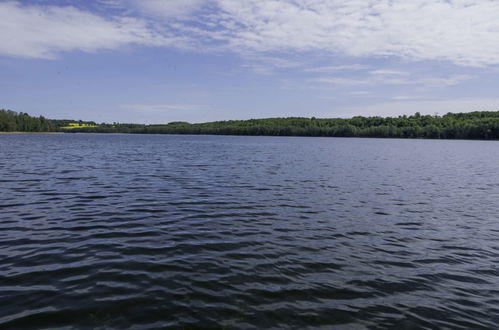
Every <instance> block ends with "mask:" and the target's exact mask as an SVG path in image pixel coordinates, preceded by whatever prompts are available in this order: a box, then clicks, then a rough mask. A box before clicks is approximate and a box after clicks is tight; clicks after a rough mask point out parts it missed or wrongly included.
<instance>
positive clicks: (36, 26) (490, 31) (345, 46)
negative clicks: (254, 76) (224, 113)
mask: <svg viewBox="0 0 499 330" xmlns="http://www.w3.org/2000/svg"><path fill="white" fill-rule="evenodd" d="M101 1H104V2H105V3H107V4H108V5H112V6H113V7H116V6H120V5H121V7H122V8H123V9H124V10H123V11H121V15H124V16H122V17H121V18H103V17H101V16H98V15H95V14H92V13H90V12H86V11H82V10H79V9H76V8H74V7H57V6H41V5H38V6H21V5H20V4H18V2H3V3H1V4H0V31H2V33H1V34H0V54H3V55H11V56H25V57H44V58H50V57H53V56H54V55H55V54H56V53H57V52H60V51H71V50H83V51H96V50H100V49H114V48H116V47H119V46H121V45H127V44H130V43H138V44H146V45H158V46H168V47H182V48H185V47H186V44H188V45H189V46H190V48H191V49H197V50H198V51H205V52H206V51H232V52H236V53H239V54H242V55H245V56H251V55H252V54H267V53H271V54H296V53H302V54H307V53H308V52H314V53H320V54H324V55H326V56H333V57H334V56H340V57H343V58H344V57H359V58H369V57H388V56H395V57H399V58H403V59H406V60H411V61H413V60H416V61H425V60H437V61H447V62H451V63H453V64H458V65H463V66H477V67H478V66H490V65H499V43H498V42H497V41H498V36H499V20H498V19H497V17H498V16H499V1H497V0H414V1H407V0H350V1H346V0H328V1H324V0H301V1H296V0H121V1H119V0H101ZM132 12H134V13H135V14H139V15H141V17H142V19H138V18H137V17H135V18H131V17H130V15H131V14H132ZM146 22H147V23H146ZM148 24H149V25H148ZM150 26H154V27H155V29H157V30H151V28H150ZM159 30H161V31H162V35H161V36H160V35H159V34H158V33H156V32H153V31H159ZM174 36H176V37H174ZM180 36H181V37H180ZM176 39H181V42H179V41H177V40H176ZM363 69H367V68H364V67H362V66H359V67H355V66H352V67H350V68H348V66H345V67H344V68H342V67H341V66H337V67H334V66H330V67H322V68H317V69H316V70H317V71H316V72H326V71H338V70H363Z"/></svg>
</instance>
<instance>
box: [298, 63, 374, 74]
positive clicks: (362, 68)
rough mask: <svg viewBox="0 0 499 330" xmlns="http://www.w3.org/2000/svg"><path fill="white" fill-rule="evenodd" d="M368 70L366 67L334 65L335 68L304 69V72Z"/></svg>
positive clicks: (359, 65)
mask: <svg viewBox="0 0 499 330" xmlns="http://www.w3.org/2000/svg"><path fill="white" fill-rule="evenodd" d="M366 69H369V66H368V65H363V64H351V65H336V66H321V67H317V68H310V69H306V70H305V71H306V72H322V73H327V72H336V71H359V70H366Z"/></svg>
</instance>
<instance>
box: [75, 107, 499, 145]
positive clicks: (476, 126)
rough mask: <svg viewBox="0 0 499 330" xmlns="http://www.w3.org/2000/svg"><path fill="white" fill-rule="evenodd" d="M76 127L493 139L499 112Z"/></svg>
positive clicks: (117, 130) (125, 130)
mask: <svg viewBox="0 0 499 330" xmlns="http://www.w3.org/2000/svg"><path fill="white" fill-rule="evenodd" d="M74 132H99V133H136V134H217V135H270V136H324V137H327V136H330V137H381V138H430V139H484V140H492V139H499V112H470V113H448V114H446V115H444V116H429V115H421V114H419V113H416V114H415V115H412V116H399V117H360V116H357V117H353V118H349V119H342V118H333V119H319V118H299V117H295V118H269V119H251V120H229V121H217V122H209V123H202V124H189V123H187V122H172V123H169V124H166V125H138V124H115V125H100V126H99V127H95V128H88V129H76V130H74Z"/></svg>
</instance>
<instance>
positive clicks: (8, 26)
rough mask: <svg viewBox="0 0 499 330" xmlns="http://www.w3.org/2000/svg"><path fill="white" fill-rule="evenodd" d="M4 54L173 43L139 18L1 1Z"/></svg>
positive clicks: (39, 54) (0, 41)
mask: <svg viewBox="0 0 499 330" xmlns="http://www.w3.org/2000/svg"><path fill="white" fill-rule="evenodd" d="M0 31H1V33H0V55H8V56H16V57H27V58H44V59H52V58H55V57H56V56H57V54H58V53H59V52H64V51H75V50H78V51H84V52H95V51H98V50H109V49H115V48H118V47H121V46H124V45H128V44H142V45H152V46H159V45H169V44H172V43H173V42H175V38H168V37H166V36H165V35H159V34H157V33H155V32H153V31H152V30H150V29H149V28H148V27H147V24H146V23H145V22H144V21H142V20H139V19H136V18H130V17H121V18H116V19H105V18H102V17H100V16H98V15H95V14H93V13H91V12H88V11H83V10H80V9H77V8H75V7H58V6H41V5H37V6H24V5H21V4H19V3H18V2H4V3H0Z"/></svg>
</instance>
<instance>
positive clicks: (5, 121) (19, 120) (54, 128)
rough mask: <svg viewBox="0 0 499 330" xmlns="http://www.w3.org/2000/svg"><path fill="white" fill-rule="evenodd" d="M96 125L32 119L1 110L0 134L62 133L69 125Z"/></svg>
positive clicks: (42, 118) (65, 120)
mask: <svg viewBox="0 0 499 330" xmlns="http://www.w3.org/2000/svg"><path fill="white" fill-rule="evenodd" d="M74 122H77V123H85V124H95V123H94V122H83V121H81V120H80V121H74V120H68V119H64V120H54V119H46V118H45V117H43V116H40V117H32V116H30V115H28V114H27V113H23V112H19V113H18V112H15V111H11V110H0V132H62V131H64V130H63V129H62V128H63V127H65V126H68V125H69V123H74Z"/></svg>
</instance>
